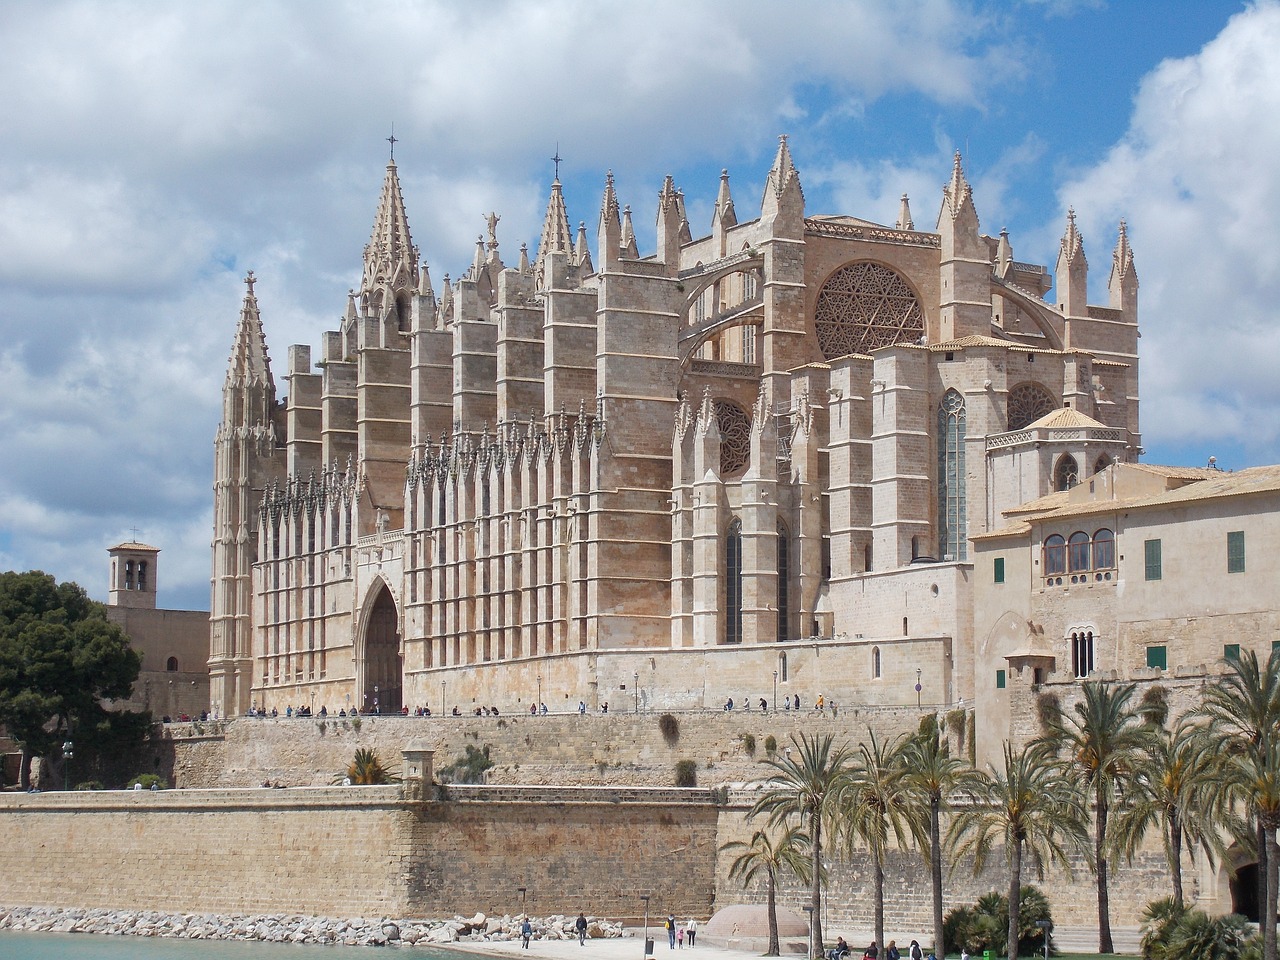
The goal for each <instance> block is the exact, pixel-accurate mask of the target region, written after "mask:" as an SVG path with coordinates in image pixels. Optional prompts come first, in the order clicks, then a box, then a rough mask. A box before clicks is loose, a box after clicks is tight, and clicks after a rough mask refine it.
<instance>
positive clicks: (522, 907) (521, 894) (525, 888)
mask: <svg viewBox="0 0 1280 960" xmlns="http://www.w3.org/2000/svg"><path fill="white" fill-rule="evenodd" d="M516 889H517V890H518V891H519V892H520V913H521V915H522V916H523V915H524V895H525V891H527V890H528V889H529V888H528V887H516Z"/></svg>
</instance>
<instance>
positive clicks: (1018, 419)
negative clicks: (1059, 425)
mask: <svg viewBox="0 0 1280 960" xmlns="http://www.w3.org/2000/svg"><path fill="white" fill-rule="evenodd" d="M1057 407H1058V402H1057V401H1056V400H1055V399H1054V398H1053V396H1052V394H1050V393H1049V391H1048V390H1046V389H1045V388H1044V387H1042V386H1040V384H1038V383H1030V382H1028V383H1020V384H1018V385H1017V386H1016V387H1014V388H1013V389H1012V390H1010V391H1009V399H1008V400H1007V401H1006V402H1005V415H1006V417H1007V418H1008V423H1009V429H1010V430H1021V429H1022V428H1023V427H1025V426H1027V425H1028V424H1032V423H1035V422H1036V421H1037V420H1039V419H1040V418H1041V417H1043V416H1044V415H1045V414H1046V413H1052V412H1053V411H1054V410H1056V409H1057Z"/></svg>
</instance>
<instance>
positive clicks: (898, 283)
mask: <svg viewBox="0 0 1280 960" xmlns="http://www.w3.org/2000/svg"><path fill="white" fill-rule="evenodd" d="M814 325H815V327H816V329H817V333H818V346H819V347H821V349H822V355H823V357H825V358H826V359H827V360H834V359H835V358H837V357H844V356H848V355H849V354H851V353H864V354H865V353H870V352H871V351H872V350H875V349H876V348H878V347H888V346H892V345H893V344H895V343H916V342H917V341H919V340H920V338H921V337H922V336H923V335H924V311H923V310H921V309H920V301H919V300H917V299H916V295H915V294H914V293H913V292H912V290H911V287H909V286H908V285H907V282H906V281H905V280H903V279H902V277H901V275H899V274H898V273H897V272H896V271H894V270H892V269H890V268H889V267H886V266H884V265H883V264H879V263H851V264H849V265H848V266H846V267H841V268H840V269H839V270H837V271H836V272H835V273H833V274H832V275H831V278H830V279H829V280H828V281H827V282H826V283H825V284H823V286H822V291H821V292H820V293H819V294H818V306H817V310H816V312H815V315H814Z"/></svg>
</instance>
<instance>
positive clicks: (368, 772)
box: [337, 747, 399, 785]
mask: <svg viewBox="0 0 1280 960" xmlns="http://www.w3.org/2000/svg"><path fill="white" fill-rule="evenodd" d="M344 778H345V779H347V780H350V781H351V782H352V783H353V784H361V785H368V784H376V783H394V782H395V781H396V780H398V779H399V777H396V776H394V775H393V774H392V773H391V771H390V770H388V769H387V767H386V765H385V764H384V763H383V762H382V761H381V760H380V759H379V758H378V755H377V754H376V753H374V752H373V751H372V750H370V749H369V748H368V747H358V748H357V749H356V752H355V756H354V757H352V759H351V763H349V764H348V765H347V772H346V773H345V774H343V775H339V776H338V778H337V782H341V781H342V780H343V779H344Z"/></svg>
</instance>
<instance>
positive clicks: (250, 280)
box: [244, 220, 1124, 297]
mask: <svg viewBox="0 0 1280 960" xmlns="http://www.w3.org/2000/svg"><path fill="white" fill-rule="evenodd" d="M1120 229H1121V230H1124V221H1123V220H1122V221H1120ZM256 282H257V278H256V277H254V275H253V271H252V270H250V271H249V272H248V274H246V275H245V278H244V285H245V286H246V287H248V288H249V296H251V297H252V296H253V285H254V283H256Z"/></svg>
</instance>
